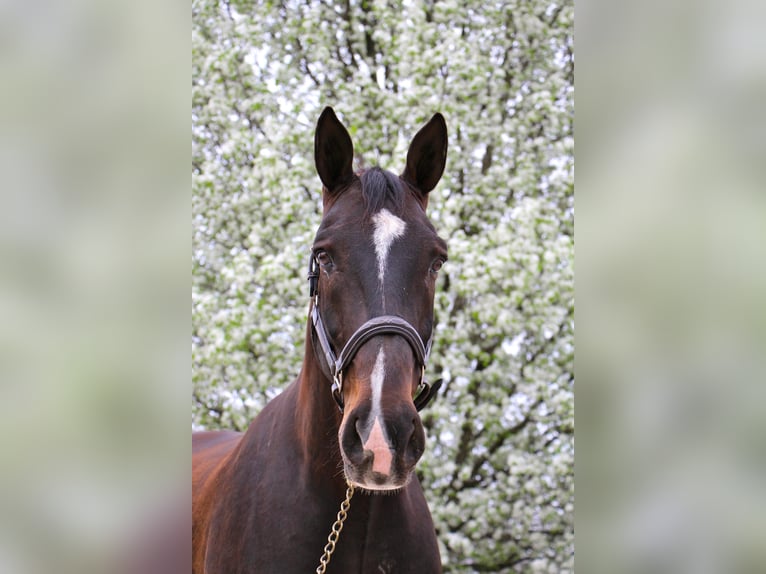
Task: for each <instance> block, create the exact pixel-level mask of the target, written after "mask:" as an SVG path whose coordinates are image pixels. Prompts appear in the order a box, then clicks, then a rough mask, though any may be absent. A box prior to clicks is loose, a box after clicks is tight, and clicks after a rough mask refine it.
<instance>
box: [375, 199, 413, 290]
mask: <svg viewBox="0 0 766 574" xmlns="http://www.w3.org/2000/svg"><path fill="white" fill-rule="evenodd" d="M372 222H373V225H374V226H375V229H374V231H373V233H372V240H373V242H374V243H375V255H377V256H378V279H379V280H380V286H381V288H382V287H383V278H384V277H385V276H386V265H387V263H388V251H389V250H390V249H391V244H392V243H393V242H394V240H395V239H396V238H398V237H401V236H402V235H404V228H405V227H406V226H407V224H406V223H404V221H402V220H401V219H399V218H398V217H396V215H394V214H393V213H391V212H390V211H388V210H387V209H381V210H380V211H379V212H378V213H376V214H375V215H373V216H372Z"/></svg>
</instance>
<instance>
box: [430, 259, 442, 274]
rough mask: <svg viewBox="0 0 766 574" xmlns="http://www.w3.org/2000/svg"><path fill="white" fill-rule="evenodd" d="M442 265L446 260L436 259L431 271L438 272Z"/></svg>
mask: <svg viewBox="0 0 766 574" xmlns="http://www.w3.org/2000/svg"><path fill="white" fill-rule="evenodd" d="M442 265H444V260H443V259H436V260H435V261H434V262H433V263H431V273H438V272H439V270H440V269H441V268H442Z"/></svg>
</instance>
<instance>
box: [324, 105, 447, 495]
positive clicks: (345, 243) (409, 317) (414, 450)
mask: <svg viewBox="0 0 766 574" xmlns="http://www.w3.org/2000/svg"><path fill="white" fill-rule="evenodd" d="M314 155H315V163H316V169H317V172H318V174H319V177H320V179H321V180H322V184H323V192H322V199H323V215H322V222H321V225H320V227H319V230H318V231H317V234H316V237H315V239H314V243H313V246H312V253H311V262H310V266H311V270H310V277H312V279H313V282H312V297H313V303H312V311H311V312H312V316H313V319H314V326H313V330H312V342H313V346H314V350H315V355H316V359H317V361H318V362H319V364H320V365H321V369H322V371H323V373H324V374H325V378H326V379H327V380H328V381H334V383H333V393H334V397H335V400H336V402H337V403H338V405H339V406H340V407H341V410H342V419H341V421H340V425H339V430H338V440H339V445H340V452H341V457H342V460H343V466H344V471H345V475H346V478H347V479H348V480H349V481H350V482H351V483H353V484H354V485H356V486H359V487H362V488H364V489H366V490H370V491H394V490H398V489H400V488H402V487H404V486H405V485H406V484H407V482H408V481H409V479H410V476H411V474H412V472H413V469H414V467H415V464H416V463H417V462H418V460H419V459H420V457H421V455H422V454H423V451H424V448H425V433H424V430H423V425H422V423H421V420H420V416H419V415H418V410H419V408H421V407H422V406H423V405H424V403H425V402H426V401H427V400H428V399H429V398H430V396H429V393H431V392H432V391H433V389H430V388H429V387H428V385H427V384H425V383H424V381H423V374H424V370H425V365H426V362H427V359H428V352H429V350H430V341H431V337H432V330H433V325H434V314H433V306H434V291H435V286H436V279H437V275H438V272H439V269H440V268H441V266H442V265H443V263H444V262H445V261H446V259H447V246H446V243H445V242H444V241H443V240H442V239H441V238H440V237H439V236H438V235H437V233H436V231H435V230H434V227H433V225H431V223H430V221H429V219H428V217H427V215H426V207H427V205H428V194H429V192H430V191H431V190H432V189H433V188H434V187H435V186H436V184H437V183H438V181H439V179H440V178H441V176H442V173H443V171H444V166H445V162H446V155H447V127H446V124H445V121H444V118H443V117H442V116H441V115H440V114H436V115H434V116H433V117H432V118H431V120H430V121H429V122H428V123H427V124H426V125H425V126H424V127H423V128H422V129H421V130H420V131H419V132H418V133H417V134H416V135H415V137H414V138H413V140H412V142H411V144H410V147H409V150H408V152H407V158H406V165H405V168H404V171H403V172H402V174H401V175H399V176H397V175H394V174H393V173H391V172H387V171H384V170H382V169H380V168H377V167H375V168H371V169H368V170H364V171H361V172H359V173H355V172H354V171H353V169H352V161H353V155H354V150H353V144H352V141H351V137H350V136H349V134H348V131H347V130H346V128H345V127H344V126H343V124H342V123H341V122H340V121H339V120H338V118H337V117H336V115H335V113H334V112H333V110H332V108H329V107H328V108H325V110H324V111H323V112H322V114H321V116H320V118H319V120H318V122H317V128H316V135H315V140H314ZM328 386H329V385H328ZM424 393H425V395H424ZM328 394H329V393H328Z"/></svg>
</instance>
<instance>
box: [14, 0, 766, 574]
mask: <svg viewBox="0 0 766 574" xmlns="http://www.w3.org/2000/svg"><path fill="white" fill-rule="evenodd" d="M275 4H276V3H266V4H259V3H237V4H228V5H227V4H225V3H223V4H212V3H205V2H196V3H194V2H193V3H192V206H191V211H192V214H191V215H192V217H191V220H192V267H193V271H192V283H193V288H192V291H193V293H192V315H193V318H192V365H193V367H192V373H191V379H192V383H191V385H190V382H189V378H190V372H189V367H188V365H189V363H188V347H187V346H186V345H187V344H188V340H189V339H188V337H189V318H188V317H189V316H188V307H187V305H188V294H189V290H188V289H189V283H188V280H189V276H188V262H189V259H188V257H189V235H188V233H189V227H188V225H189V219H190V209H189V207H190V206H189V188H188V186H189V179H188V171H187V169H188V163H187V162H188V155H187V154H188V150H189V147H188V133H189V132H188V125H189V124H188V123H187V122H188V118H189V116H188V109H189V108H188V106H189V91H188V89H189V84H188V81H189V76H188V71H189V68H188V63H189V51H188V43H187V42H188V41H189V40H188V38H189V37H188V35H187V34H188V30H189V27H188V18H189V15H188V14H189V13H188V12H187V11H186V10H187V8H185V7H179V6H166V5H164V4H157V3H150V2H147V1H146V0H139V1H137V2H132V3H130V4H129V5H128V4H126V3H122V4H120V3H108V4H105V3H101V2H92V1H89V0H82V1H80V2H63V3H51V2H44V1H43V2H36V3H5V4H2V5H1V6H0V38H2V41H0V72H2V78H3V82H2V84H1V85H0V102H2V103H3V105H2V106H0V165H1V166H2V172H0V173H2V174H3V185H2V187H0V254H1V256H2V269H3V271H2V273H0V357H1V359H0V571H2V572H12V573H16V572H19V573H26V572H46V573H47V572H52V571H56V572H78V573H82V572H120V571H126V572H175V571H179V572H180V571H182V570H183V571H186V572H188V560H187V557H188V545H189V544H188V541H187V540H185V537H186V535H187V533H188V518H189V517H188V513H189V510H188V500H189V493H190V485H189V484H188V471H189V466H188V464H189V451H190V449H189V419H188V416H189V410H188V408H189V402H188V401H189V395H190V391H191V394H192V424H191V426H192V427H193V428H202V427H205V428H216V427H218V426H224V427H231V428H241V427H242V426H243V425H245V424H246V421H247V420H248V419H249V418H250V417H252V416H254V414H255V413H256V412H257V411H258V409H260V408H261V406H262V405H263V404H264V402H265V401H266V400H268V399H269V398H270V397H271V396H273V395H274V394H275V393H277V392H279V390H280V389H281V388H283V386H284V384H285V383H287V382H288V380H289V379H290V378H291V377H292V376H294V374H295V373H296V372H297V371H296V370H295V368H296V367H295V365H297V363H296V362H295V361H296V360H297V357H298V356H299V351H300V346H301V344H302V333H303V331H302V325H303V321H304V320H305V309H306V307H305V304H306V302H305V285H304V280H303V267H304V265H305V249H307V247H308V245H309V242H310V239H311V236H312V234H313V228H314V226H315V224H316V222H317V221H318V217H319V205H318V194H319V189H318V181H317V180H316V178H315V176H314V174H313V168H312V166H311V160H310V158H311V155H310V149H311V148H310V141H311V137H312V133H313V124H314V122H315V120H316V116H317V113H318V111H319V110H321V107H322V106H324V105H325V104H332V105H333V106H335V108H336V110H337V111H338V113H339V115H340V116H341V118H342V119H343V121H344V122H345V123H346V125H347V126H349V128H350V130H351V133H352V137H353V138H354V141H355V144H356V149H357V154H358V156H359V160H360V161H364V162H365V164H366V165H372V164H375V163H380V164H381V165H383V166H384V167H387V168H389V169H392V170H394V171H396V170H398V169H401V166H402V162H403V153H404V151H405V149H406V142H407V141H408V140H409V138H410V137H411V136H412V135H413V134H414V132H415V131H416V130H417V128H418V127H419V126H420V125H422V123H423V122H424V121H425V120H427V118H428V117H430V115H431V114H432V113H433V112H434V111H437V110H438V111H442V112H443V113H444V114H445V116H446V117H447V121H448V125H449V128H450V156H449V164H448V170H447V173H446V174H445V178H444V179H443V181H442V182H441V183H440V185H439V187H438V188H437V189H436V190H435V192H434V194H435V195H434V197H433V198H432V202H431V206H430V209H431V216H432V218H433V219H434V221H435V223H436V225H437V228H438V229H439V231H440V232H441V233H442V235H444V236H445V237H446V238H448V239H449V242H450V256H451V257H450V262H449V264H448V265H447V266H445V269H444V277H445V278H443V279H442V282H443V283H442V284H441V285H440V292H439V293H440V294H439V296H438V300H437V313H438V318H439V330H438V331H437V343H436V347H435V349H434V354H433V357H434V360H433V361H432V365H431V367H430V369H431V371H432V372H431V373H429V375H430V376H431V377H432V378H434V377H437V376H442V377H444V378H445V380H446V381H448V383H445V388H444V389H443V392H442V393H441V396H440V397H439V398H438V400H437V401H436V403H435V404H434V406H433V407H432V408H430V409H429V412H427V413H426V415H425V416H426V419H427V420H426V422H427V424H428V427H429V443H428V445H429V448H428V450H429V457H430V458H427V459H425V460H424V461H423V464H422V466H421V472H422V474H423V478H424V481H428V484H429V487H430V489H431V495H430V496H431V500H430V501H431V504H432V507H433V508H434V515H435V519H436V520H437V524H438V525H439V528H440V538H441V541H442V544H443V548H442V550H443V556H444V558H445V569H446V570H447V571H452V572H527V571H529V572H563V571H568V570H571V569H572V567H573V551H572V545H573V540H574V537H573V523H572V510H571V504H572V501H573V486H572V481H571V479H572V456H573V442H572V439H573V435H572V432H573V426H572V391H573V378H571V380H570V379H568V378H567V377H571V376H572V365H571V361H572V358H571V357H572V352H573V347H574V344H573V341H572V334H573V325H572V317H573V316H572V315H571V309H572V308H573V299H572V283H571V275H572V269H573V257H572V253H571V248H572V240H571V239H572V221H573V207H572V195H571V185H572V155H573V151H572V145H571V144H572V142H571V136H572V133H571V125H572V121H573V115H572V94H573V93H572V62H573V55H572V53H573V51H574V50H573V48H572V8H571V6H570V5H561V4H557V3H554V4H545V3H541V4H537V3H534V2H531V3H521V2H519V3H513V2H509V3H503V2H490V3H487V2H481V3H479V2H462V3H458V2H449V1H444V2H438V1H437V2H429V3H421V2H402V3H400V4H399V3H394V4H392V3H385V2H371V3H367V2H365V3H357V2H350V3H348V4H343V5H338V6H336V4H334V3H332V2H321V3H316V4H314V3H303V4H301V5H297V3H296V4H295V5H293V4H290V3H284V4H279V5H275ZM762 4H763V3H757V2H754V1H752V0H744V1H743V0H736V1H734V2H727V3H715V2H710V1H707V2H706V1H703V2H688V1H676V2H663V3H658V2H644V3H640V4H635V5H630V6H626V5H618V4H615V3H605V2H599V3H595V2H587V1H583V2H578V5H577V9H576V13H577V28H576V31H577V58H578V62H577V74H576V78H577V79H576V84H577V118H576V122H575V127H576V140H577V147H576V155H577V166H578V167H577V210H578V214H577V242H578V243H577V245H578V274H577V304H578V312H577V326H578V345H577V360H576V367H575V369H576V371H577V375H578V380H579V382H578V385H577V393H576V401H575V402H576V407H577V434H578V451H577V469H576V483H577V502H576V505H575V506H576V508H575V513H574V514H575V516H576V522H577V560H576V561H575V562H574V568H575V569H576V570H577V571H578V572H588V573H590V572H597V573H598V572H608V573H613V572H673V573H676V572H695V573H696V572H727V573H728V572H762V571H764V570H765V569H766V551H764V548H766V544H764V543H765V542H766V524H764V519H763V516H764V509H765V508H764V507H765V506H766V494H765V493H764V489H763V485H764V484H765V483H766V480H765V479H766V472H765V471H766V456H764V454H765V453H764V444H766V442H765V441H764V430H766V429H764V420H766V417H765V416H764V415H766V413H765V412H764V410H766V407H764V405H766V402H765V401H764V400H763V399H764V397H763V395H764V388H765V387H764V381H765V380H766V377H765V376H764V375H766V368H765V365H764V362H765V361H764V353H763V349H764V346H765V345H764V342H766V304H765V303H764V300H763V296H762V294H763V293H764V287H766V285H765V284H766V270H765V269H764V264H763V261H764V260H765V258H764V253H763V252H764V249H765V247H764V246H766V241H764V240H765V239H766V237H764V234H766V231H764V229H766V226H765V225H764V224H766V196H764V193H763V189H764V175H766V174H764V171H766V169H765V168H764V157H766V153H764V140H763V138H762V137H761V136H762V134H763V133H766V130H765V129H764V128H766V118H764V114H766V108H765V107H764V106H763V102H764V101H766V98H765V97H764V96H766V94H765V93H764V91H765V90H766V46H764V42H766V40H765V39H764V38H765V37H764V35H763V34H762V28H763V26H762V23H763V22H764V16H766V14H764V7H763V5H762ZM392 6H393V8H395V9H396V10H392ZM367 32H369V33H367ZM368 36H369V38H368ZM312 76H313V78H312ZM247 120H250V121H251V122H252V123H251V125H248V124H247ZM243 124H244V125H243ZM556 138H559V139H558V140H557V139H556ZM268 141H271V142H272V145H269V144H268ZM307 154H308V155H307ZM256 207H257V209H256ZM274 219H277V220H279V221H281V227H279V228H278V227H277V226H276V225H275V224H274V223H272V221H273V220H274ZM267 221H268V222H269V223H266V222H267ZM259 226H260V227H263V231H264V232H263V233H259V232H258V228H259ZM243 231H244V233H243ZM291 242H292V245H290V243H291ZM446 277H449V282H447V280H446ZM248 282H249V283H248ZM447 283H449V284H447ZM259 304H260V305H261V307H260V308H259V307H258V305H259ZM279 305H282V306H283V307H282V308H281V313H282V314H281V315H277V309H279ZM256 315H257V316H258V317H259V320H258V321H257V323H255V322H254V323H253V324H252V325H248V324H247V323H245V322H244V321H250V320H251V318H252V317H254V316H256ZM237 321H240V324H239V325H238V324H237ZM296 330H297V331H296ZM238 345H239V346H238ZM537 349H539V351H538V352H537V354H535V351H536V350H537ZM265 354H268V355H269V356H270V357H271V358H272V361H273V362H274V364H275V368H274V371H273V373H265V372H263V371H261V370H260V369H261V368H262V367H261V366H259V365H260V364H261V362H260V361H256V360H255V357H256V356H258V357H259V356H262V355H265ZM538 401H539V403H538ZM525 421H526V422H525ZM522 423H523V424H522ZM519 425H521V426H519ZM551 439H552V440H551ZM549 440H551V442H550V443H549V442H548V441H549ZM461 445H464V446H462V449H461ZM435 455H438V456H435ZM458 455H460V456H458ZM458 461H460V464H458ZM477 463H478V465H477ZM474 467H475V468H474ZM554 503H555V504H554Z"/></svg>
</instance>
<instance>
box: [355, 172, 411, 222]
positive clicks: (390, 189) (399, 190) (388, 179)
mask: <svg viewBox="0 0 766 574" xmlns="http://www.w3.org/2000/svg"><path fill="white" fill-rule="evenodd" d="M359 181H360V182H361V184H362V197H363V198H364V203H365V211H366V215H374V214H375V213H377V212H378V211H380V210H381V209H383V206H385V205H386V203H387V202H390V203H391V206H392V207H393V213H394V215H398V214H400V213H401V210H402V206H403V205H404V186H403V185H402V181H401V180H400V179H399V176H398V175H394V174H393V173H391V172H390V171H386V170H384V169H381V168H379V167H377V166H376V167H371V168H370V169H367V170H365V171H363V172H362V173H361V174H360V175H359Z"/></svg>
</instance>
